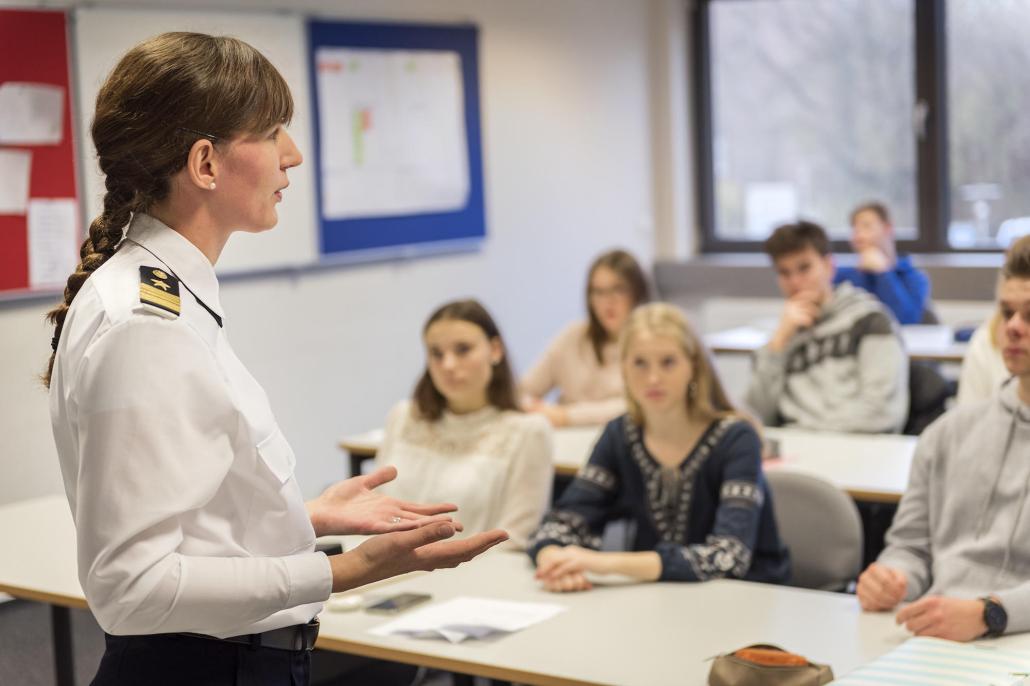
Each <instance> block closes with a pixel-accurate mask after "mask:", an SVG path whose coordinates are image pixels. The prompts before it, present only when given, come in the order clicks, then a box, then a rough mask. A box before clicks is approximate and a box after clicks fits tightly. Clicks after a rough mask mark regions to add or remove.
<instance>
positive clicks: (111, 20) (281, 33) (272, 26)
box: [72, 8, 318, 274]
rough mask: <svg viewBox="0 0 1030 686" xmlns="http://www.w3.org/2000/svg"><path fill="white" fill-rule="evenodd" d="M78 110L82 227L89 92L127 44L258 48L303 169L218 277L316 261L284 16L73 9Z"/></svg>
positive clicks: (91, 192) (89, 204)
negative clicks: (267, 225) (160, 37)
mask: <svg viewBox="0 0 1030 686" xmlns="http://www.w3.org/2000/svg"><path fill="white" fill-rule="evenodd" d="M72 21H73V23H74V31H75V33H74V35H75V48H76V49H75V53H76V58H77V64H76V71H77V76H78V86H79V91H78V96H79V97H78V103H79V107H78V112H79V117H80V119H81V129H80V131H82V132H83V136H82V138H83V144H82V150H83V159H84V162H83V174H82V178H83V184H82V186H83V193H82V196H83V198H84V202H85V205H86V213H87V221H91V220H92V218H93V217H95V216H96V215H98V214H99V213H100V210H101V208H102V203H101V201H102V199H103V194H104V179H103V176H102V175H101V173H100V168H99V167H98V166H97V163H96V150H95V149H94V148H93V141H92V140H91V139H90V136H89V131H90V125H91V123H92V119H93V111H94V110H95V108H96V97H97V91H99V90H100V86H101V85H102V84H103V82H104V79H105V78H106V77H107V74H108V73H109V72H110V71H111V69H112V68H113V67H114V66H115V64H117V62H118V60H119V59H120V58H121V56H122V55H123V54H124V53H125V52H126V51H127V50H128V49H129V48H131V47H132V46H134V45H136V44H137V43H139V42H141V41H143V40H145V39H147V38H150V37H151V36H154V35H156V34H159V33H163V32H165V31H196V32H198V33H210V34H215V35H229V36H234V37H236V38H239V39H241V40H244V41H246V42H248V43H250V44H251V45H253V46H254V47H255V48H257V49H258V50H260V51H261V52H262V53H263V54H264V55H265V56H266V57H267V58H268V59H269V60H270V61H271V62H272V64H274V65H275V66H276V68H278V69H279V71H280V72H281V73H282V75H283V77H284V78H285V79H286V82H287V83H288V84H289V85H290V89H291V90H292V92H293V104H294V110H293V123H292V124H291V126H290V128H289V131H290V135H291V136H292V137H293V139H294V140H295V141H296V143H297V147H299V148H300V150H301V152H302V153H303V154H304V155H305V158H306V160H305V163H304V164H302V165H301V166H299V167H296V168H294V169H291V170H290V172H289V177H290V187H289V188H288V189H287V190H286V192H285V193H284V198H283V202H282V203H280V204H279V206H278V211H279V225H278V226H277V227H276V228H274V229H272V230H271V231H267V232H264V233H262V234H259V235H254V234H245V233H242V232H237V233H235V234H234V235H233V237H232V238H231V239H230V241H229V244H228V245H227V246H226V248H225V250H224V251H223V252H222V256H221V257H220V258H219V260H218V272H219V273H220V274H228V273H240V272H249V271H258V270H267V269H277V268H288V267H296V266H302V265H308V264H312V263H314V262H316V261H317V259H318V231H317V224H316V219H315V216H316V215H315V186H314V172H315V169H314V167H315V165H314V154H313V150H312V143H311V140H312V139H311V121H312V117H311V109H310V108H311V102H312V100H311V93H310V83H309V80H308V77H307V66H306V60H307V52H306V38H305V35H306V34H305V24H304V19H303V18H302V17H301V16H299V15H289V14H281V13H280V14H254V13H249V12H248V13H242V12H223V13H215V12H211V13H209V12H204V13H199V12H195V11H194V12H169V11H153V10H138V9H136V10H129V9H110V8H83V9H79V10H76V12H75V14H74V16H73V19H72Z"/></svg>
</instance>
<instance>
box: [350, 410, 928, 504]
mask: <svg viewBox="0 0 1030 686" xmlns="http://www.w3.org/2000/svg"><path fill="white" fill-rule="evenodd" d="M601 430H602V427H596V426H590V427H572V428H564V429H556V430H555V432H554V471H555V474H556V475H558V476H562V477H572V476H575V475H576V472H577V471H579V468H580V467H582V466H583V465H584V464H586V461H587V460H588V459H589V458H590V452H591V450H593V447H594V443H596V442H597V439H598V437H600V435H601ZM764 431H765V434H766V436H767V437H769V438H774V439H776V440H777V441H779V444H780V454H781V455H782V457H783V459H780V460H770V461H767V462H766V463H765V467H766V469H790V470H796V471H800V472H806V473H809V474H814V475H816V476H821V477H823V478H824V479H826V480H828V481H830V482H832V483H834V484H836V485H837V486H838V487H840V488H841V489H842V490H845V491H847V492H848V494H850V495H851V497H853V498H854V499H855V500H860V501H867V502H884V503H896V502H898V501H899V500H901V494H902V493H904V492H905V487H906V486H907V485H908V472H909V468H910V467H911V465H912V456H913V454H914V453H915V448H916V437H915V436H901V435H893V434H891V435H885V434H884V435H873V434H841V433H832V432H820V431H807V430H804V429H789V428H780V429H775V428H766V429H765V430H764ZM382 439H383V432H382V429H375V430H373V431H367V432H365V433H363V434H357V435H355V436H351V437H348V438H344V439H343V440H342V441H340V447H341V448H342V449H343V450H345V451H347V452H348V453H349V454H350V459H351V463H352V467H351V468H352V469H354V468H355V467H354V464H355V461H356V460H357V463H356V464H357V471H355V472H353V473H355V474H357V473H360V470H361V467H360V464H361V461H364V460H367V459H371V458H373V457H375V454H376V450H378V448H379V445H380V443H381V442H382Z"/></svg>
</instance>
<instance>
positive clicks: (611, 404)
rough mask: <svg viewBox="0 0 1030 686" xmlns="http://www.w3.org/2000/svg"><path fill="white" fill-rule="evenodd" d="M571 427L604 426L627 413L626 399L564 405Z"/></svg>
mask: <svg viewBox="0 0 1030 686" xmlns="http://www.w3.org/2000/svg"><path fill="white" fill-rule="evenodd" d="M562 408H563V409H564V410H565V416H566V417H567V418H568V420H569V425H570V426H590V425H592V424H604V423H606V422H609V421H611V420H612V419H615V418H616V417H618V416H619V415H621V414H624V413H625V412H626V399H625V398H624V397H623V396H621V395H620V396H618V397H615V398H605V399H604V400H593V401H582V402H577V403H566V404H564V405H562Z"/></svg>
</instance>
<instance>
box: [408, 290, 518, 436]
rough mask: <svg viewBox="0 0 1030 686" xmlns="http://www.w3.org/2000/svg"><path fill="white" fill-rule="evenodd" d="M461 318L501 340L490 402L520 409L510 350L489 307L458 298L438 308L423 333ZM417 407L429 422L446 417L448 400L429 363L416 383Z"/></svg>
mask: <svg viewBox="0 0 1030 686" xmlns="http://www.w3.org/2000/svg"><path fill="white" fill-rule="evenodd" d="M441 321H458V322H468V323H469V324H475V325H476V326H478V327H479V328H480V329H482V331H483V333H484V334H485V335H486V337H487V339H488V340H491V341H492V340H494V339H496V340H498V341H500V343H501V351H502V352H501V360H500V362H498V363H497V364H495V365H494V368H493V371H492V373H491V374H490V384H489V385H488V386H487V387H486V398H487V401H489V403H490V404H491V405H493V406H494V407H496V408H497V409H499V410H518V409H519V405H518V400H517V397H516V394H515V375H514V374H512V373H511V365H510V364H508V351H507V349H506V348H505V346H504V339H502V338H501V331H500V329H498V328H497V324H496V323H494V320H493V317H491V316H490V313H489V312H487V311H486V308H485V307H483V306H482V305H480V304H479V301H477V300H455V301H454V302H449V303H447V304H445V305H442V306H440V307H439V308H437V309H436V311H435V312H433V314H431V315H429V319H427V320H426V323H425V324H424V325H423V326H422V335H423V336H425V335H426V332H427V331H429V327H430V326H432V325H433V324H435V323H436V322H441ZM413 400H414V401H415V409H416V411H417V412H418V416H419V417H420V418H422V419H425V420H428V421H430V422H435V421H436V420H438V419H439V418H440V417H442V416H443V411H444V410H445V409H446V408H447V399H446V398H445V397H444V396H443V393H441V392H440V390H439V389H438V388H437V387H436V384H434V383H433V378H432V377H431V376H430V375H429V365H426V369H425V371H424V372H422V376H421V377H420V378H419V380H418V383H417V384H415V392H414V394H413Z"/></svg>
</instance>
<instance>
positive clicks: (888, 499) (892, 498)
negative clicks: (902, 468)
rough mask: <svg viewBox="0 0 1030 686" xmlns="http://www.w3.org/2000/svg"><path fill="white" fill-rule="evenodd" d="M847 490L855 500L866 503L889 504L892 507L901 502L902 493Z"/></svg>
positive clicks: (857, 489)
mask: <svg viewBox="0 0 1030 686" xmlns="http://www.w3.org/2000/svg"><path fill="white" fill-rule="evenodd" d="M845 490H846V492H847V494H848V495H850V496H851V498H852V499H853V500H857V501H860V502H864V503H889V504H891V505H897V504H898V503H899V502H901V494H900V493H891V492H889V491H865V490H862V489H859V488H848V489H845Z"/></svg>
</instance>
